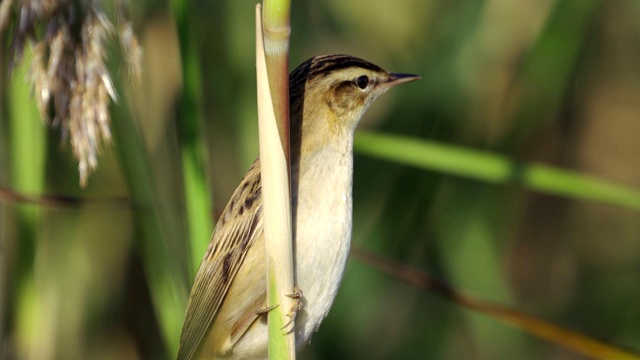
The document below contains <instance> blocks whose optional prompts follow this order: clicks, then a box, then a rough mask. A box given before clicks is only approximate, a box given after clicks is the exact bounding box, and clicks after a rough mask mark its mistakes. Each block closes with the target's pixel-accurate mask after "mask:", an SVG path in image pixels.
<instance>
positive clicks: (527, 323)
mask: <svg viewBox="0 0 640 360" xmlns="http://www.w3.org/2000/svg"><path fill="white" fill-rule="evenodd" d="M351 255H352V256H353V257H354V258H355V259H357V260H360V261H362V262H364V263H366V264H369V265H371V266H373V267H375V268H376V269H378V270H380V271H382V272H383V273H385V274H387V275H390V276H392V277H394V278H396V279H398V280H400V281H402V282H404V283H407V284H409V285H413V286H415V287H418V288H421V289H424V290H427V291H429V292H431V293H433V294H435V295H437V296H439V297H440V298H443V299H445V300H448V301H451V302H453V303H455V304H458V305H461V306H463V307H466V308H469V309H473V310H476V311H479V312H481V313H484V314H487V315H489V316H491V317H493V318H495V319H497V320H500V321H502V322H503V323H506V324H509V325H512V326H514V327H517V328H520V329H522V330H525V331H526V332H528V333H530V334H533V335H535V336H538V337H540V338H543V339H546V340H549V341H551V342H553V343H556V344H559V345H562V346H564V347H566V348H568V349H571V350H573V351H575V352H577V353H580V354H583V355H586V356H589V357H593V358H595V359H607V360H612V359H621V360H639V359H640V353H638V352H636V351H633V350H628V349H623V348H621V347H619V346H617V345H613V344H609V343H607V342H604V341H601V340H597V339H595V338H593V337H590V336H587V335H583V334H580V333H578V332H576V331H573V330H569V329H567V328H564V327H562V326H559V325H555V324H552V323H550V322H548V321H545V320H541V319H539V318H537V317H535V316H532V315H528V314H525V313H523V312H521V311H517V310H514V309H511V308H508V307H506V306H502V305H498V304H494V303H490V302H487V301H482V300H479V299H477V298H474V297H472V296H469V295H467V294H463V293H461V292H459V291H457V290H456V289H454V288H453V287H451V286H449V285H447V284H446V283H444V282H442V281H440V280H438V279H436V278H435V277H433V276H431V275H429V274H427V273H425V272H423V271H420V270H417V269H414V268H412V267H409V266H406V265H404V264H401V263H399V262H396V261H393V260H391V259H389V258H386V257H383V256H380V255H377V254H374V253H372V252H370V251H367V250H364V249H362V248H359V247H354V248H353V249H352V250H351Z"/></svg>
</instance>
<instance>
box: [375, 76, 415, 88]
mask: <svg viewBox="0 0 640 360" xmlns="http://www.w3.org/2000/svg"><path fill="white" fill-rule="evenodd" d="M419 79H422V77H420V75H413V74H391V75H390V76H389V79H387V81H385V82H384V83H383V85H385V86H387V87H392V86H396V85H398V84H403V83H406V82H409V81H413V80H419Z"/></svg>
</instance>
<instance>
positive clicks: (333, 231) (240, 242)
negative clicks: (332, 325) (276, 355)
mask: <svg viewBox="0 0 640 360" xmlns="http://www.w3.org/2000/svg"><path fill="white" fill-rule="evenodd" d="M419 78H420V76H418V75H411V74H396V73H390V72H387V71H385V70H383V69H382V68H381V67H379V66H377V65H374V64H372V63H371V62H368V61H366V60H363V59H360V58H358V57H355V56H350V55H342V54H336V55H321V56H316V57H312V58H310V59H308V60H307V61H305V62H303V63H302V64H301V65H300V66H298V67H297V68H296V69H295V70H294V71H293V72H291V74H290V76H289V108H290V109H289V110H290V162H291V165H290V171H291V178H290V179H291V188H290V192H291V209H292V211H291V214H292V226H293V242H294V243H293V249H294V252H293V254H294V277H295V282H296V288H298V289H300V290H301V292H300V293H301V295H300V298H299V299H298V300H299V301H300V304H299V305H300V308H299V310H298V312H297V314H296V317H295V328H294V329H293V331H295V346H296V351H300V350H301V349H302V348H303V347H304V345H305V344H306V343H307V342H309V340H310V338H311V335H312V334H313V333H315V332H316V331H317V330H318V327H319V326H320V323H321V322H322V320H323V319H324V318H325V317H326V316H327V314H328V312H329V309H330V308H331V305H332V303H333V301H334V299H335V297H336V294H337V291H338V288H339V286H340V282H341V280H342V276H343V274H344V270H345V265H346V261H347V257H348V254H349V248H350V245H351V229H352V187H353V136H354V131H355V128H356V125H357V124H358V122H359V121H360V119H361V118H362V116H363V115H364V114H365V112H366V111H367V109H368V108H369V107H370V106H371V104H372V103H373V102H374V101H375V100H376V99H377V98H378V97H379V96H380V95H382V94H384V93H385V92H386V91H387V90H388V89H390V88H391V87H394V86H395V85H398V84H402V83H406V82H409V81H412V80H417V79H419ZM262 215H263V212H262V185H261V180H260V159H259V157H258V158H257V159H256V160H255V162H254V163H253V164H252V165H251V167H250V168H249V170H248V171H247V173H246V174H245V176H244V178H243V179H242V180H241V182H240V184H239V185H238V187H237V188H236V190H235V192H234V193H233V195H232V196H231V198H230V200H229V202H228V204H227V205H226V207H225V209H224V210H223V212H222V214H221V216H220V218H219V220H218V223H217V225H216V227H215V229H214V231H213V235H212V237H211V241H210V243H209V245H208V247H207V249H206V251H205V254H204V257H203V260H202V262H201V264H200V267H199V269H198V272H197V274H196V277H195V280H194V283H193V286H192V289H191V294H190V296H189V301H188V304H187V310H186V315H185V321H184V325H183V328H182V335H181V338H180V347H179V350H178V356H177V359H178V360H186V359H233V360H242V359H266V358H267V344H268V336H267V333H268V330H267V315H266V313H265V311H261V309H265V308H266V306H267V304H266V294H267V280H266V259H265V245H264V241H265V240H264V235H263V226H264V222H263V217H262Z"/></svg>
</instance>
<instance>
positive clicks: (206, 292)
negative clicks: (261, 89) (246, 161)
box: [178, 160, 262, 360]
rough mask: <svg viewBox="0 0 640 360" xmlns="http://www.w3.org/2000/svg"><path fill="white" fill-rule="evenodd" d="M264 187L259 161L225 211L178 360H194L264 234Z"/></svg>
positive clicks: (198, 280) (200, 272)
mask: <svg viewBox="0 0 640 360" xmlns="http://www.w3.org/2000/svg"><path fill="white" fill-rule="evenodd" d="M261 196H262V185H261V182H260V163H259V160H256V161H255V162H254V163H253V165H252V166H251V168H250V169H249V171H248V172H247V174H246V175H245V177H244V178H243V179H242V182H240V185H239V186H238V188H237V189H236V191H235V192H234V193H233V196H232V197H231V200H230V201H229V203H228V204H227V207H226V208H225V209H224V212H223V213H222V216H221V217H220V220H219V221H218V225H217V226H216V229H215V230H214V232H213V236H212V239H211V242H210V243H209V247H208V248H207V251H206V253H205V256H204V259H203V260H202V264H201V265H200V269H199V270H198V274H197V275H196V278H195V281H194V284H193V287H192V288H191V296H190V297H189V303H188V304H187V313H186V316H185V321H184V326H183V328H182V336H181V338H180V350H179V351H178V360H183V359H192V358H193V356H194V355H195V354H196V352H197V350H198V348H199V347H200V345H201V343H202V341H203V339H204V338H205V335H206V334H207V331H208V329H209V327H210V326H211V324H212V323H213V320H214V318H215V316H216V313H217V311H218V309H219V308H220V305H221V304H222V301H223V299H224V297H225V295H226V294H227V291H228V290H229V286H230V285H231V282H232V281H233V278H234V277H235V275H236V273H237V272H238V269H239V268H240V266H241V265H242V261H243V260H244V258H245V255H246V254H247V251H248V249H249V248H250V247H251V246H252V245H253V244H254V243H255V241H256V239H257V238H258V237H259V236H261V233H262V201H259V200H260V197H261Z"/></svg>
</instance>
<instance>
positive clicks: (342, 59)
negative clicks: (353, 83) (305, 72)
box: [309, 55, 384, 77]
mask: <svg viewBox="0 0 640 360" xmlns="http://www.w3.org/2000/svg"><path fill="white" fill-rule="evenodd" d="M350 67H357V68H362V69H367V70H372V71H384V70H382V69H381V68H380V67H379V66H377V65H374V64H372V63H370V62H368V61H365V60H362V59H360V58H357V57H354V56H349V55H326V56H318V57H315V58H313V59H311V68H310V70H309V77H314V76H318V75H328V74H330V73H332V72H334V71H338V70H341V69H346V68H350Z"/></svg>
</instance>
